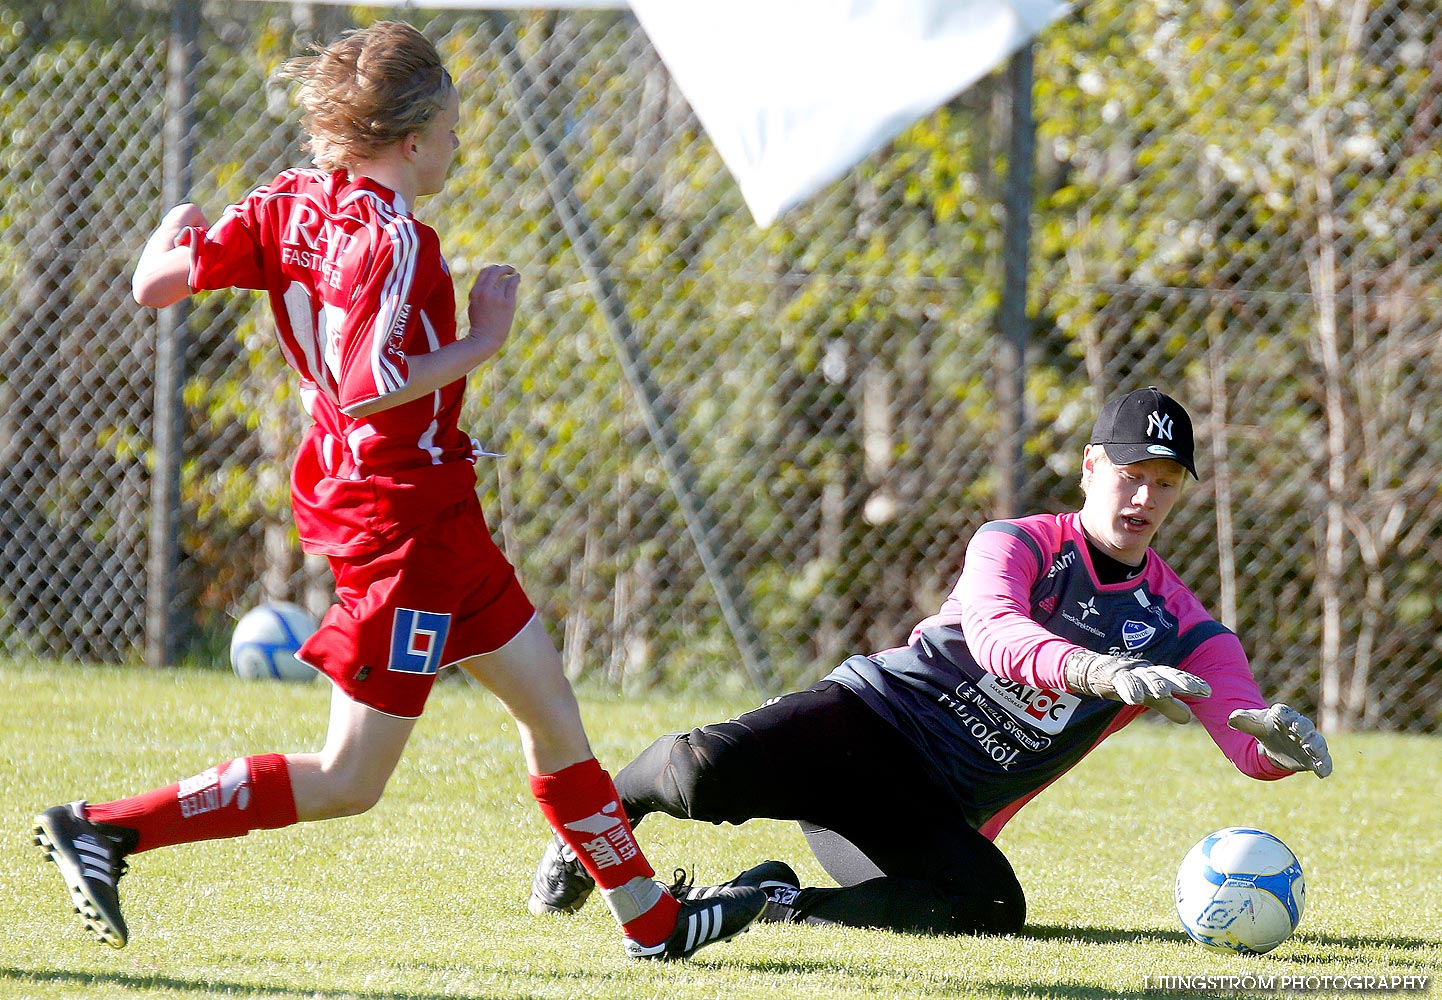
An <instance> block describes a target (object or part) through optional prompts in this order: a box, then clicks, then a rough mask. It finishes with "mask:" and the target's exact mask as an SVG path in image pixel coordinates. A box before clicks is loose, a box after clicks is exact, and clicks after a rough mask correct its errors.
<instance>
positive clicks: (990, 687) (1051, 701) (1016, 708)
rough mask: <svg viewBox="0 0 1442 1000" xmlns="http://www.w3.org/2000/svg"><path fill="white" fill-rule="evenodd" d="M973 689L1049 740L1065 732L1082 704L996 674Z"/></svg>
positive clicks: (1063, 693) (985, 676) (1060, 693)
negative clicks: (984, 694) (1043, 734)
mask: <svg viewBox="0 0 1442 1000" xmlns="http://www.w3.org/2000/svg"><path fill="white" fill-rule="evenodd" d="M976 686H977V687H979V688H981V690H983V691H985V692H986V693H987V694H988V695H990V696H991V699H992V700H993V701H994V702H996V704H998V705H1000V706H1001V707H1002V708H1004V709H1006V711H1007V712H1008V713H1009V714H1011V715H1012V716H1014V717H1016V718H1018V719H1020V720H1021V721H1022V722H1025V723H1026V724H1027V725H1029V726H1032V727H1033V728H1036V729H1040V730H1041V731H1042V732H1044V733H1046V734H1048V735H1050V736H1055V735H1056V734H1057V733H1059V732H1061V731H1062V730H1063V729H1065V728H1066V725H1067V723H1068V722H1070V721H1071V717H1072V713H1073V712H1075V711H1076V708H1077V706H1078V705H1080V704H1081V699H1080V698H1078V697H1077V696H1076V695H1074V694H1070V693H1068V692H1066V691H1052V690H1050V689H1049V688H1034V687H1031V686H1029V685H1026V684H1023V683H1021V682H1020V681H1012V680H1007V679H1006V678H1003V677H998V676H996V675H995V674H983V675H982V677H981V679H980V680H978V681H977V682H976Z"/></svg>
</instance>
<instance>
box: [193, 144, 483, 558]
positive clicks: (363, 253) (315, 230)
mask: <svg viewBox="0 0 1442 1000" xmlns="http://www.w3.org/2000/svg"><path fill="white" fill-rule="evenodd" d="M181 242H183V243H188V244H189V246H190V247H191V253H192V256H191V269H190V285H191V288H193V289H194V290H196V291H199V290H201V289H207V288H230V287H233V288H254V289H260V290H263V291H265V292H266V294H267V295H268V296H269V298H270V305H271V310H272V312H273V313H274V314H275V324H276V334H277V337H278V339H279V341H280V348H281V352H282V353H283V354H284V356H285V360H286V363H287V364H289V365H290V367H291V368H293V369H295V371H296V373H297V374H298V375H299V376H300V386H301V399H302V401H303V404H304V406H305V409H306V412H307V413H309V414H310V416H311V418H312V419H313V420H314V424H313V425H312V426H311V427H310V428H309V429H308V430H307V431H306V434H305V438H304V440H303V441H302V443H301V447H300V451H299V453H298V454H297V456H296V460H295V465H294V468H293V470H292V476H291V500H292V505H293V507H294V509H295V518H296V526H297V528H298V529H299V531H300V536H301V541H302V543H303V544H304V547H305V549H306V551H308V552H316V553H320V554H323V555H331V556H356V555H363V554H365V553H368V552H373V551H376V550H377V549H379V548H382V547H384V546H385V545H387V544H389V543H390V542H391V541H393V540H394V539H395V538H397V537H400V536H401V535H404V534H406V533H408V532H410V531H411V530H413V529H414V528H415V527H416V526H418V525H420V524H424V523H425V522H426V521H428V520H429V519H430V518H431V517H432V516H433V515H434V514H435V513H436V512H437V511H439V510H441V509H443V508H445V507H448V506H451V505H452V504H455V503H456V502H458V501H459V500H461V499H464V498H465V496H466V495H467V494H469V493H473V492H474V490H475V467H474V466H475V457H476V446H475V443H474V442H473V441H472V440H471V439H470V437H469V436H468V435H467V434H465V433H463V432H462V431H461V429H460V427H459V424H458V420H459V416H460V408H461V400H462V396H463V394H464V391H465V381H464V380H463V379H462V380H457V381H456V382H453V383H452V384H450V385H448V386H445V387H444V388H442V389H439V390H437V391H435V392H433V393H430V394H429V395H427V396H424V397H422V398H420V399H416V400H413V401H411V402H409V403H403V404H400V405H398V406H394V407H391V408H389V409H385V410H381V411H379V412H376V413H373V414H371V415H370V416H368V417H363V418H356V417H352V416H350V415H349V413H350V411H352V410H353V409H354V408H355V407H356V406H359V405H360V404H363V403H367V402H370V401H371V400H375V399H381V398H384V397H386V396H388V395H390V394H391V393H394V392H396V391H397V390H399V389H401V388H403V387H404V386H405V384H406V379H407V374H408V371H407V360H406V359H407V357H408V356H409V355H414V354H426V353H429V352H431V351H434V350H436V349H437V348H440V347H443V346H445V345H446V344H449V343H452V342H453V341H454V340H455V339H456V301H455V289H454V287H453V286H452V284H451V276H450V271H449V269H448V268H447V267H446V263H445V259H444V258H443V257H442V256H441V250H440V240H439V238H438V237H437V235H436V232H435V230H433V229H431V228H430V227H429V226H426V225H424V224H422V223H420V222H418V221H416V219H415V218H414V217H412V215H411V214H410V210H409V207H408V206H407V205H406V204H405V201H404V199H403V198H402V197H401V196H400V195H398V194H397V193H396V192H394V191H392V190H390V189H389V188H386V187H384V186H383V185H381V184H378V183H376V182H375V181H373V180H370V179H369V178H364V177H361V178H352V177H350V176H349V174H347V173H346V171H344V170H337V171H333V172H326V171H321V170H287V171H285V172H283V173H281V174H280V175H279V176H277V177H276V178H275V179H274V180H273V181H271V182H270V183H269V184H267V185H265V186H264V187H260V188H257V189H256V190H255V191H253V192H251V193H250V194H249V195H248V196H247V197H246V198H245V199H244V200H243V201H241V202H240V203H239V204H236V205H231V206H230V207H229V208H227V209H226V210H225V212H224V213H223V214H222V215H221V217H220V219H219V220H218V221H217V222H216V223H215V224H214V225H213V226H211V227H209V229H192V230H188V231H187V232H186V234H185V235H184V236H182V238H181Z"/></svg>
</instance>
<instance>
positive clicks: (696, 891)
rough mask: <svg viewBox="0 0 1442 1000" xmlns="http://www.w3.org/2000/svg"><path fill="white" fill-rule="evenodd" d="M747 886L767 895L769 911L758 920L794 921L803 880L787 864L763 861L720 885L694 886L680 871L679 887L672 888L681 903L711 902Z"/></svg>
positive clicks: (767, 909)
mask: <svg viewBox="0 0 1442 1000" xmlns="http://www.w3.org/2000/svg"><path fill="white" fill-rule="evenodd" d="M744 885H749V886H754V887H756V888H758V889H760V890H762V891H763V892H765V893H766V909H765V910H763V911H762V912H761V916H760V917H758V918H757V919H758V920H760V921H761V922H762V923H767V924H779V923H785V922H786V921H787V920H788V919H790V915H791V911H792V907H793V905H794V904H795V902H796V894H797V893H798V892H800V891H801V880H800V879H798V878H797V877H796V872H795V871H793V870H792V868H791V866H790V865H788V864H787V863H786V862H784V861H763V862H761V863H760V864H759V865H757V866H756V867H754V868H748V869H746V870H745V871H744V872H742V873H741V874H740V875H737V876H736V877H735V878H733V879H732V880H731V881H729V882H723V883H721V884H720V885H697V886H693V885H692V884H691V882H690V880H689V879H688V878H687V877H686V872H685V871H684V870H682V869H677V870H676V884H675V885H673V886H672V887H671V894H672V895H674V896H675V897H676V898H677V899H707V898H709V897H711V896H714V895H716V893H718V892H720V891H721V890H723V889H730V888H733V887H735V886H744Z"/></svg>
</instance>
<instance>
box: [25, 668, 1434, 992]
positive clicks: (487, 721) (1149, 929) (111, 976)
mask: <svg viewBox="0 0 1442 1000" xmlns="http://www.w3.org/2000/svg"><path fill="white" fill-rule="evenodd" d="M0 697H3V703H4V706H5V723H4V729H3V731H0V760H3V764H4V768H5V771H6V778H5V781H4V785H3V788H4V791H3V796H0V829H3V830H4V831H8V832H6V833H5V835H4V836H3V837H0V872H3V876H4V885H5V891H4V893H3V894H0V997H6V998H9V997H24V998H55V997H85V998H87V1000H89V998H96V1000H100V998H111V997H116V998H121V997H123V998H133V997H165V998H186V997H216V996H224V997H243V998H280V1000H302V998H304V1000H349V998H355V1000H389V998H402V997H403V998H413V1000H440V998H451V997H454V998H467V1000H481V998H492V997H497V998H499V997H586V998H603V1000H609V998H614V997H662V998H666V1000H688V998H701V997H724V998H727V1000H750V998H771V997H775V998H783V997H784V998H788V1000H792V998H809V997H815V998H825V1000H833V998H840V997H868V998H873V997H884V998H890V997H898V998H900V997H991V998H1009V997H1065V998H1104V997H1105V998H1111V997H1154V996H1159V995H1166V993H1167V992H1171V993H1173V994H1174V995H1175V994H1179V993H1180V994H1186V995H1213V996H1236V995H1251V994H1253V993H1260V994H1262V995H1268V996H1289V995H1308V996H1331V995H1343V994H1346V995H1351V992H1352V991H1350V990H1347V989H1345V988H1342V989H1338V988H1321V989H1317V988H1315V987H1316V986H1317V985H1318V984H1319V983H1320V982H1321V981H1322V980H1321V977H1334V978H1333V982H1338V981H1339V980H1338V978H1337V977H1365V976H1372V977H1380V976H1394V975H1396V976H1403V975H1410V976H1426V977H1428V979H1429V984H1430V985H1429V987H1428V988H1427V990H1425V991H1416V992H1410V993H1405V992H1404V993H1399V994H1397V995H1399V996H1420V995H1427V994H1428V993H1432V994H1435V993H1436V992H1437V987H1436V985H1435V984H1436V981H1437V980H1438V978H1439V977H1442V943H1439V942H1442V905H1439V898H1442V792H1439V789H1442V740H1438V739H1436V738H1429V737H1421V736H1397V735H1382V734H1357V735H1346V734H1341V735H1334V736H1333V738H1332V740H1331V744H1332V755H1333V759H1334V760H1335V761H1336V773H1335V774H1334V775H1333V777H1332V778H1331V779H1329V780H1327V781H1325V782H1323V781H1317V780H1316V779H1314V778H1312V777H1310V776H1301V777H1297V778H1293V779H1290V780H1288V781H1285V782H1280V783H1261V782H1253V781H1250V780H1248V779H1245V778H1243V777H1242V776H1240V775H1239V774H1237V773H1236V772H1235V771H1234V770H1233V769H1232V767H1231V765H1230V764H1228V763H1227V762H1226V760H1224V759H1223V758H1222V757H1221V755H1220V754H1219V753H1217V752H1216V750H1215V749H1214V748H1212V747H1211V745H1210V744H1209V743H1208V742H1207V740H1206V736H1205V734H1204V733H1203V732H1202V731H1201V730H1200V728H1199V727H1189V728H1187V729H1176V728H1172V727H1170V726H1165V725H1152V724H1138V725H1135V726H1133V727H1132V728H1131V730H1129V731H1127V732H1124V733H1122V734H1121V735H1120V736H1118V737H1116V738H1114V739H1113V740H1112V741H1111V742H1110V743H1109V744H1107V746H1105V747H1104V748H1103V749H1102V750H1100V751H1098V752H1097V753H1096V754H1094V755H1093V756H1092V757H1091V758H1089V759H1088V760H1087V761H1086V762H1084V763H1083V764H1082V765H1081V766H1080V767H1079V768H1078V769H1077V770H1076V771H1075V772H1073V773H1072V774H1071V775H1068V776H1067V777H1066V778H1064V779H1063V780H1062V781H1061V782H1059V783H1058V785H1057V786H1056V787H1054V788H1053V789H1051V790H1050V791H1049V792H1048V793H1047V794H1046V795H1044V796H1043V797H1042V798H1041V799H1039V800H1038V801H1037V802H1035V803H1033V804H1032V805H1031V806H1029V807H1027V809H1025V810H1024V811H1023V812H1022V813H1021V815H1020V816H1019V817H1018V818H1017V819H1016V820H1014V821H1013V822H1012V824H1011V825H1010V826H1009V827H1008V828H1007V830H1006V831H1005V832H1004V834H1003V835H1002V838H1001V841H1000V843H1001V845H1002V847H1003V849H1004V850H1006V852H1007V853H1008V855H1009V856H1010V857H1011V859H1012V861H1013V863H1014V864H1015V866H1016V869H1017V872H1018V874H1019V875H1020V877H1021V879H1022V882H1023V884H1024V885H1025V886H1026V887H1027V892H1028V898H1029V914H1028V915H1029V927H1028V929H1027V931H1026V932H1025V933H1023V934H1021V935H1019V936H1016V937H1013V938H1001V939H971V938H941V937H930V938H928V937H918V936H910V935H902V934H892V933H887V932H880V931H860V930H846V929H839V928H823V927H806V926H775V925H765V926H760V927H758V928H756V929H754V930H752V931H751V932H750V933H748V934H746V935H744V936H742V937H740V938H737V939H736V940H734V941H732V942H729V943H726V944H722V945H717V946H715V947H713V948H709V949H707V950H706V951H704V952H702V953H701V954H700V955H699V956H698V957H697V958H696V959H695V960H693V961H691V962H689V963H685V964H677V965H669V966H658V965H652V964H641V963H631V962H628V961H626V960H625V959H624V958H623V957H622V955H621V951H620V947H619V944H618V940H617V932H616V929H615V927H614V925H613V924H612V922H611V920H610V917H609V914H608V913H607V912H606V911H605V909H604V907H603V906H601V905H599V903H598V902H596V903H593V905H590V906H588V907H587V908H586V909H585V910H584V911H582V912H581V913H580V914H578V915H576V916H574V917H571V918H551V919H538V918H535V917H532V916H530V915H529V914H528V913H527V912H526V908H525V897H526V893H527V890H528V887H529V882H530V877H531V872H532V869H533V865H534V863H535V859H536V857H537V854H538V852H539V850H540V848H541V846H542V844H543V842H544V838H545V835H546V834H545V828H544V824H543V821H542V820H541V817H540V815H539V813H538V812H537V811H536V809H535V808H534V807H533V805H532V804H531V802H530V800H529V796H528V795H527V793H526V785H525V781H524V772H523V768H522V765H521V762H520V754H519V751H518V749H517V744H516V739H515V729H514V726H511V725H509V724H508V721H507V718H506V716H505V715H504V713H502V712H501V711H500V709H499V708H498V707H497V705H496V703H495V702H494V700H493V699H491V698H490V697H489V696H488V695H487V694H485V693H484V692H483V691H480V690H478V689H474V688H471V687H468V686H467V685H465V684H464V683H460V682H448V683H445V684H443V685H442V686H441V687H439V688H438V689H437V691H436V693H435V695H434V696H433V698H432V700H431V704H430V706H429V708H428V710H427V713H426V716H425V718H424V719H423V720H422V722H421V724H420V726H419V727H418V728H417V731H416V734H415V736H414V738H413V741H412V745H411V747H410V750H409V752H408V755H407V757H406V758H405V760H403V761H402V763H401V766H400V768H399V770H398V771H397V773H396V775H395V777H394V779H393V780H392V782H391V785H390V788H389V790H388V791H387V794H386V797H385V799H384V800H383V801H382V802H381V804H380V805H379V806H378V807H377V808H376V809H374V810H372V811H371V812H370V813H368V814H366V815H365V816H361V817H357V818H355V819H348V820H337V821H333V822H330V823H321V824H312V825H305V826H297V827H292V828H290V829H287V830H281V831H270V832H261V833H256V834H252V835H251V836H250V837H247V838H244V839H242V840H235V841H226V842H218V843H212V844H202V845H188V846H183V847H177V848H172V849H169V850H162V851H157V852H154V853H150V854H143V855H139V856H137V857H135V858H133V859H132V863H133V866H132V870H131V873H130V875H129V876H127V878H126V880H125V881H124V882H122V883H121V889H122V899H123V900H124V903H125V907H126V914H127V918H128V920H129V923H130V929H131V943H130V945H129V947H127V948H125V949H124V950H122V951H115V950H112V949H110V948H107V947H104V946H102V945H99V944H97V943H96V942H94V941H93V940H91V939H90V938H89V936H88V935H87V934H86V933H85V932H84V930H83V927H82V925H81V923H80V921H79V919H78V918H77V917H75V916H74V914H73V913H71V911H70V906H69V903H68V901H67V899H66V898H65V896H64V893H63V890H62V886H61V882H60V879H59V877H58V875H57V873H56V870H55V868H54V867H53V866H52V865H49V864H44V863H42V861H41V854H40V852H39V851H38V850H37V849H36V848H35V847H33V846H32V844H31V838H30V832H29V830H30V819H31V816H32V815H33V814H34V813H35V812H37V811H38V810H39V809H41V808H43V807H46V806H49V805H53V804H55V803H58V802H62V801H68V800H70V799H75V798H82V797H83V798H89V799H94V800H103V799H106V798H112V797H118V796H120V795H125V794H132V793H135V792H138V791H142V790H145V789H148V788H151V787H153V786H156V785H159V784H163V783H168V782H171V781H174V780H176V779H178V778H181V777H185V776H188V775H190V774H193V773H195V772H197V771H199V770H201V769H202V768H203V767H206V766H208V765H210V764H213V763H216V762H219V761H221V760H225V759H229V758H231V757H235V756H240V755H245V754H248V753H260V752H267V751H286V750H308V749H315V748H317V747H318V746H319V743H320V736H321V732H322V727H323V726H324V723H325V718H326V703H327V697H328V695H327V686H326V685H323V684H320V683H317V684H311V685H303V686H282V685H274V684H242V683H240V682H238V681H236V680H235V679H233V678H232V677H231V676H230V675H229V674H228V673H222V672H219V671H215V672H201V671H194V670H191V671H181V672H152V671H146V670H143V669H139V668H81V667H74V666H56V665H16V664H13V663H9V664H0ZM584 702H585V706H584V707H585V711H586V716H587V720H588V724H589V728H590V730H591V733H592V736H593V739H594V741H595V744H596V749H597V753H598V754H599V756H600V758H601V760H602V762H603V763H604V764H606V765H607V766H608V767H610V768H611V769H612V770H616V769H618V768H619V767H620V766H621V765H623V764H624V763H625V762H626V761H627V760H629V759H630V756H631V755H632V754H634V753H635V752H637V751H638V750H640V749H641V748H642V747H644V746H645V745H646V744H647V743H649V742H650V740H651V739H653V738H654V737H655V736H656V735H658V734H660V733H662V732H665V731H668V730H674V729H680V728H686V727H689V726H691V725H694V724H698V723H701V722H708V721H715V720H718V719H721V718H724V717H727V716H728V715H731V714H734V713H735V712H738V711H742V710H745V709H746V708H749V707H751V704H752V702H751V700H749V699H747V700H738V701H734V702H730V701H728V702H715V701H712V702H706V701H700V700H679V701H678V700H674V699H666V698H659V697H656V698H645V699H636V700H621V699H619V698H612V697H606V698H599V697H597V698H587V699H584ZM1240 824H1247V825H1256V826H1260V827H1263V828H1265V829H1268V830H1271V831H1272V832H1274V833H1276V834H1278V835H1279V836H1281V837H1282V839H1284V840H1285V841H1287V842H1288V844H1290V845H1291V847H1292V848H1293V849H1294V850H1295V851H1296V852H1297V853H1298V855H1300V857H1301V859H1302V863H1303V865H1304V867H1305V869H1306V875H1307V882H1308V906H1307V912H1306V915H1305V916H1304V918H1303V921H1302V926H1301V928H1300V929H1299V930H1298V932H1297V934H1296V935H1295V936H1294V937H1293V938H1292V939H1291V940H1289V941H1287V942H1286V943H1284V944H1283V945H1282V946H1281V947H1280V948H1278V949H1277V950H1276V951H1275V952H1273V953H1271V954H1270V955H1267V956H1263V957H1260V958H1243V957H1239V956H1225V955H1214V954H1211V953H1208V952H1206V951H1204V950H1203V949H1201V948H1199V947H1198V946H1196V945H1194V944H1192V943H1191V942H1189V941H1188V940H1187V939H1186V938H1185V936H1184V935H1183V934H1182V932H1181V930H1180V928H1179V926H1178V924H1177V921H1176V917H1175V914H1174V912H1173V910H1172V903H1171V885H1172V878H1173V876H1174V874H1175V871H1176V866H1177V863H1178V862H1179V861H1180V859H1181V857H1182V855H1183V854H1184V853H1185V852H1186V850H1187V848H1188V847H1190V846H1191V844H1192V843H1193V842H1195V841H1196V840H1197V839H1199V838H1200V837H1202V836H1203V835H1204V834H1206V833H1209V832H1211V831H1212V830H1214V829H1216V828H1218V827H1222V826H1229V825H1240ZM640 837H641V840H642V842H643V844H644V845H645V846H646V849H647V852H648V854H649V855H650V856H651V858H652V860H653V862H654V863H655V864H656V866H657V868H658V869H659V870H660V871H661V872H662V873H663V874H669V872H670V870H671V868H672V867H674V866H677V865H682V864H685V865H690V866H692V867H693V868H694V870H695V874H696V876H697V880H698V881H699V882H703V883H705V882H715V881H721V880H724V879H725V878H729V877H730V876H731V875H732V874H734V873H735V872H736V871H739V870H741V869H742V868H745V867H749V866H750V865H751V864H754V863H755V862H757V861H759V860H761V859H763V858H767V857H779V858H783V859H786V860H788V861H790V862H792V864H793V865H794V866H795V867H796V868H797V870H798V871H799V872H800V873H801V875H802V877H803V879H804V880H805V881H808V882H812V883H820V884H830V883H829V881H828V880H827V879H826V877H825V875H824V874H823V873H822V872H821V870H820V867H819V866H818V865H817V864H816V862H815V860H814V859H812V858H811V856H810V854H809V853H808V852H807V851H806V848H805V845H804V841H803V839H802V837H801V836H800V834H799V832H798V831H797V830H796V829H795V827H793V826H791V825H790V824H782V823H773V822H754V823H750V824H747V825H746V826H744V827H739V828H732V827H711V826H705V825H702V824H693V823H681V822H678V821H673V820H671V819H669V818H668V817H653V818H652V819H649V820H648V821H647V822H646V823H645V824H643V825H642V826H641V828H640ZM1163 976H1182V977H1193V978H1192V979H1190V980H1189V981H1190V982H1191V983H1192V984H1193V985H1192V988H1190V989H1180V990H1175V989H1174V990H1158V989H1157V988H1156V987H1157V984H1158V983H1159V982H1161V981H1162V980H1160V978H1159V977H1163ZM1204 976H1210V977H1247V976H1251V977H1255V978H1254V979H1251V980H1241V979H1240V978H1239V979H1238V982H1239V983H1242V984H1246V983H1250V982H1256V983H1258V984H1259V985H1265V984H1266V983H1267V982H1269V981H1270V982H1271V983H1272V988H1271V989H1270V990H1260V989H1259V990H1256V991H1254V990H1250V989H1231V988H1229V987H1228V986H1225V985H1223V986H1220V987H1217V986H1214V987H1210V988H1209V987H1207V986H1206V985H1205V984H1204V983H1203V984H1202V985H1201V987H1198V986H1197V984H1198V983H1201V982H1202V981H1201V980H1199V979H1198V978H1195V977H1204ZM1288 977H1294V978H1296V979H1304V977H1312V981H1311V986H1312V987H1313V988H1311V989H1308V988H1307V984H1306V982H1305V981H1303V983H1302V984H1301V985H1300V986H1298V987H1296V988H1293V985H1292V984H1290V983H1288V982H1287V979H1288ZM1216 981H1217V982H1223V983H1225V982H1226V981H1225V980H1216ZM1352 982H1353V984H1354V985H1362V984H1363V980H1361V979H1360V978H1358V979H1355V980H1353V981H1352ZM1343 985H1344V987H1345V983H1344V984H1343Z"/></svg>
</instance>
